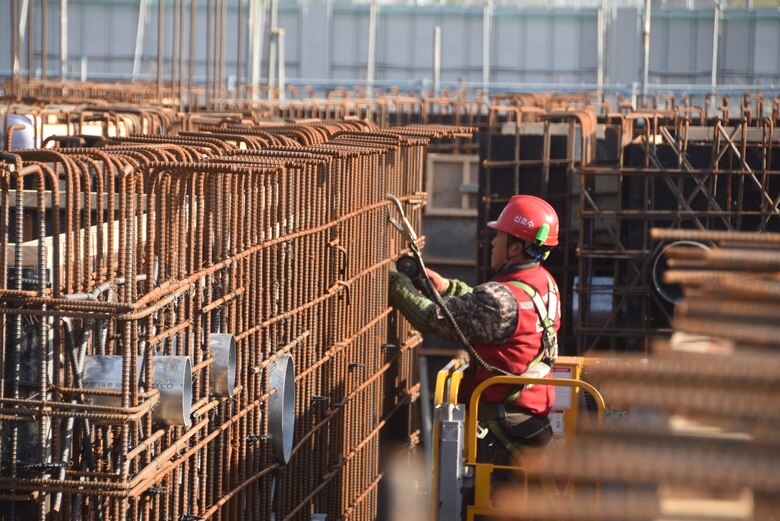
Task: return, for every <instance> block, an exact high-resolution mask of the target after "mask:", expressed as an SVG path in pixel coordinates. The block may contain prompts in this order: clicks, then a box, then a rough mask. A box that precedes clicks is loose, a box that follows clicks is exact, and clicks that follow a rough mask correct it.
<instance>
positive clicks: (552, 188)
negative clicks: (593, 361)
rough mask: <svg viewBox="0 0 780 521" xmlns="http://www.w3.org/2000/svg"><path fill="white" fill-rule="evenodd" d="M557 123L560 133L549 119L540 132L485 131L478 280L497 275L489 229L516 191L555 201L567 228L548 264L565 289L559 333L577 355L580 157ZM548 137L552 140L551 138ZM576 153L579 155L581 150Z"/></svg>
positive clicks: (568, 350) (568, 349) (481, 137)
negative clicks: (574, 183)
mask: <svg viewBox="0 0 780 521" xmlns="http://www.w3.org/2000/svg"><path fill="white" fill-rule="evenodd" d="M521 125H524V124H522V123H521ZM549 125H556V124H549ZM557 125H559V126H558V127H557V130H558V132H555V131H550V130H545V129H546V128H548V125H547V124H545V123H537V124H536V127H537V128H536V129H535V130H538V131H539V132H538V133H536V134H530V133H526V132H523V133H522V134H519V133H512V134H498V133H487V132H482V133H480V134H479V136H478V138H479V156H480V168H479V201H480V204H479V211H478V219H477V226H478V230H477V239H478V240H477V280H478V282H480V283H481V282H485V281H487V280H489V279H490V277H491V276H492V275H493V273H492V271H491V268H490V252H491V246H490V242H491V241H492V239H493V237H494V236H495V234H494V233H493V232H491V231H490V230H489V229H488V228H487V226H486V225H487V223H488V222H489V221H493V220H495V219H497V218H498V216H499V214H500V213H501V210H502V209H503V208H504V206H505V205H506V203H507V202H508V201H509V199H510V198H511V197H512V196H513V195H517V194H528V195H535V196H538V197H541V198H543V199H545V200H547V201H549V202H550V204H551V205H552V206H553V207H554V208H555V210H556V212H557V213H558V216H559V219H560V224H561V228H560V233H559V245H558V246H557V247H556V248H555V249H554V250H553V252H552V253H551V254H550V257H549V258H548V260H547V261H546V262H545V266H546V267H547V268H548V269H549V270H550V272H551V273H552V275H553V276H554V277H555V280H556V282H557V283H558V286H559V288H560V291H561V312H562V319H563V320H562V324H561V330H560V333H559V338H560V340H561V342H560V345H561V353H562V354H567V355H568V354H576V350H575V346H576V341H575V339H574V338H573V331H574V329H573V314H572V286H573V281H574V277H575V276H576V272H575V270H576V267H577V266H576V262H575V258H576V257H575V252H576V241H577V238H578V234H577V223H576V220H575V219H576V216H574V217H572V215H573V207H572V202H575V203H576V200H575V201H573V195H572V188H571V186H570V185H571V179H572V176H571V172H572V170H573V164H574V159H572V158H571V157H570V154H571V153H572V147H571V146H570V145H571V143H570V142H569V141H570V140H569V133H568V131H567V130H566V129H564V127H568V126H569V125H568V124H557ZM521 128H522V127H521ZM552 129H553V130H555V129H556V127H555V126H553V127H552ZM561 129H563V130H561ZM545 140H548V141H547V143H545ZM574 152H575V154H574V155H576V149H575V150H574ZM545 159H547V161H545Z"/></svg>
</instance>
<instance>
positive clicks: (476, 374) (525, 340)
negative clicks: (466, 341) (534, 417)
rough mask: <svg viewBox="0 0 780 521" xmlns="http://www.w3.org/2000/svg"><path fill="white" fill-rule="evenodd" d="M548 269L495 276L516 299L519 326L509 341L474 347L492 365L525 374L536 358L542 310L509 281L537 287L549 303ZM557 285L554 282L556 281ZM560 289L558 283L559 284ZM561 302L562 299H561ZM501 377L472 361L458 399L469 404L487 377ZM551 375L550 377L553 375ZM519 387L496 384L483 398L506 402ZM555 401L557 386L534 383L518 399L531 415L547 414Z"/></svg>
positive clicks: (558, 320)
mask: <svg viewBox="0 0 780 521" xmlns="http://www.w3.org/2000/svg"><path fill="white" fill-rule="evenodd" d="M548 277H550V276H549V272H548V271H547V270H546V269H544V268H543V267H542V266H535V267H533V268H529V269H525V270H518V271H513V272H510V273H508V274H506V275H503V276H501V277H497V278H495V279H493V281H494V282H498V283H500V284H502V285H503V286H504V287H506V288H507V289H508V290H509V291H511V292H512V294H513V295H514V296H515V299H516V300H517V308H518V309H517V329H516V330H515V333H514V335H512V337H511V338H509V340H507V341H506V342H504V343H501V344H476V345H474V349H475V350H476V351H477V354H479V356H480V357H482V358H483V359H484V360H485V362H487V363H488V364H490V365H493V366H496V367H498V368H500V369H504V370H506V371H509V372H510V373H512V374H515V375H521V374H523V373H524V372H525V371H526V369H527V368H528V364H529V363H530V362H531V361H533V360H534V359H535V358H536V357H537V356H538V355H539V352H540V349H541V347H542V332H543V328H542V326H541V323H540V318H539V313H537V311H536V309H535V308H534V305H533V302H532V300H531V297H529V296H528V294H526V292H525V291H523V290H522V289H521V288H520V287H518V286H515V285H514V284H510V283H509V282H511V281H519V282H524V283H526V284H528V285H529V286H532V287H533V288H536V290H537V291H538V292H539V294H540V295H541V297H542V300H543V301H544V302H545V303H547V299H548V283H549V280H552V278H551V277H550V278H548ZM553 284H554V281H553ZM555 289H556V291H557V286H556V288H555ZM559 302H560V301H559ZM556 308H557V309H556V313H555V331H556V332H557V331H558V329H559V328H560V326H561V310H560V303H559V305H558V306H556ZM493 376H498V375H497V374H495V373H491V372H488V371H486V370H485V369H483V368H482V367H481V366H479V365H478V364H476V363H471V364H470V365H469V367H468V369H466V371H465V373H464V375H463V381H462V382H461V385H460V390H459V401H460V402H461V403H469V399H470V398H471V393H472V391H473V390H474V389H475V388H476V387H477V385H479V384H480V383H482V382H484V381H485V380H487V379H488V378H491V377H493ZM550 377H551V375H548V376H547V378H550ZM516 389H517V388H516V387H513V386H509V385H494V386H492V387H489V388H488V389H487V390H486V391H485V392H484V393H482V401H484V402H486V403H503V402H504V401H505V400H506V399H507V397H508V396H509V395H510V394H511V393H512V392H513V391H515V390H516ZM554 402H555V388H554V387H553V386H551V385H534V386H532V387H527V388H525V389H524V390H523V392H522V393H521V394H520V397H519V398H518V399H517V400H515V402H514V404H513V405H515V406H517V407H522V408H524V409H527V410H528V412H529V413H532V414H547V413H548V412H550V409H551V408H552V406H553V403H554Z"/></svg>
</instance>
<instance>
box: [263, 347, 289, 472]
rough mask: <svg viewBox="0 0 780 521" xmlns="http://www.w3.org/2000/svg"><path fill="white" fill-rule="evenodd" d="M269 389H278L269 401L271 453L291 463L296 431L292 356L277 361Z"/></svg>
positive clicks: (278, 458)
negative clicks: (294, 432)
mask: <svg viewBox="0 0 780 521" xmlns="http://www.w3.org/2000/svg"><path fill="white" fill-rule="evenodd" d="M269 376H270V383H269V388H271V389H276V392H275V393H273V394H272V395H271V396H270V397H269V399H268V431H269V434H270V435H271V452H272V453H273V455H274V457H275V458H276V460H277V461H279V463H282V464H284V465H286V464H287V463H289V461H290V456H291V454H292V444H293V431H294V430H295V369H294V367H293V359H292V356H290V355H282V356H280V357H279V358H277V359H276V361H275V362H274V363H273V365H271V369H270V375H269Z"/></svg>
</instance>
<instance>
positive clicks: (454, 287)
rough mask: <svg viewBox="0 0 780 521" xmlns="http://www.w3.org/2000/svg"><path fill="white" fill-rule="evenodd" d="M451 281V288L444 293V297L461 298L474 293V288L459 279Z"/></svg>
mask: <svg viewBox="0 0 780 521" xmlns="http://www.w3.org/2000/svg"><path fill="white" fill-rule="evenodd" d="M448 280H449V281H450V286H449V287H448V288H447V291H445V292H444V293H442V297H461V296H463V295H465V294H466V293H471V292H472V291H473V288H472V287H471V286H469V285H468V284H466V283H465V282H463V281H462V280H458V279H448Z"/></svg>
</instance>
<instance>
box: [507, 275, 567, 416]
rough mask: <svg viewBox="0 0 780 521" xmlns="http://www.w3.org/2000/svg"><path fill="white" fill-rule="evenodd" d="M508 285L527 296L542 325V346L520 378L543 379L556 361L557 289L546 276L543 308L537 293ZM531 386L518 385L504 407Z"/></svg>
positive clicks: (522, 284) (520, 285) (525, 286)
mask: <svg viewBox="0 0 780 521" xmlns="http://www.w3.org/2000/svg"><path fill="white" fill-rule="evenodd" d="M509 284H511V285H513V286H515V287H518V288H520V289H522V290H523V292H524V293H525V294H526V295H528V298H530V299H531V302H533V305H534V309H535V310H536V314H537V315H539V322H540V323H541V325H542V328H543V332H542V345H541V346H540V347H539V352H538V353H537V355H536V356H535V357H534V359H533V360H531V362H530V363H529V364H528V366H527V367H526V369H525V372H523V374H521V375H520V376H528V377H532V378H544V377H545V376H547V375H548V374H549V373H550V370H551V369H552V365H553V364H554V363H555V360H557V359H558V335H557V333H556V332H555V317H556V315H557V312H558V289H557V288H556V286H555V282H554V281H553V279H552V277H551V276H550V275H549V274H548V275H547V305H546V306H545V304H544V300H543V299H542V296H541V295H540V294H539V292H538V291H537V290H536V288H534V287H533V286H531V285H530V284H527V283H525V282H521V281H519V280H512V281H509ZM532 386H533V385H532V384H531V385H518V386H517V388H515V390H514V391H513V392H512V393H510V394H509V396H507V397H506V399H505V400H504V404H505V405H511V404H513V403H515V402H516V401H517V399H518V398H520V394H521V393H522V392H523V390H524V389H525V388H526V387H532Z"/></svg>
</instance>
